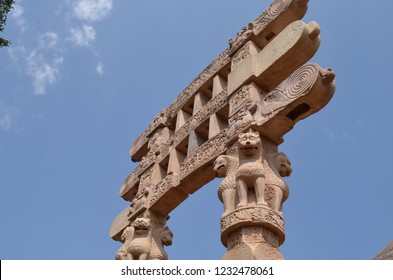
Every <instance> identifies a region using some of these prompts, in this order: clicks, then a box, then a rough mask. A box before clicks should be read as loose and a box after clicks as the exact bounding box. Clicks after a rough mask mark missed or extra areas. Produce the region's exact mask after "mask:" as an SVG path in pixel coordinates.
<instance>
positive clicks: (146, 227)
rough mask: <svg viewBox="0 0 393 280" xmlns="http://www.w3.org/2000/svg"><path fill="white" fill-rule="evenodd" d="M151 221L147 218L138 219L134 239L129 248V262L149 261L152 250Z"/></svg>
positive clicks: (135, 224)
mask: <svg viewBox="0 0 393 280" xmlns="http://www.w3.org/2000/svg"><path fill="white" fill-rule="evenodd" d="M151 239H152V231H151V221H150V219H147V218H137V219H136V220H135V223H134V234H133V239H132V240H131V242H130V243H129V244H128V247H127V259H128V260H148V259H149V257H150V250H151Z"/></svg>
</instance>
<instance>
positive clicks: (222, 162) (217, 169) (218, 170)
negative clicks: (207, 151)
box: [213, 155, 228, 178]
mask: <svg viewBox="0 0 393 280" xmlns="http://www.w3.org/2000/svg"><path fill="white" fill-rule="evenodd" d="M213 170H214V173H215V174H216V177H218V178H222V177H225V175H226V174H227V171H228V159H227V157H226V156H223V155H221V156H219V157H217V159H216V160H215V161H214V167H213Z"/></svg>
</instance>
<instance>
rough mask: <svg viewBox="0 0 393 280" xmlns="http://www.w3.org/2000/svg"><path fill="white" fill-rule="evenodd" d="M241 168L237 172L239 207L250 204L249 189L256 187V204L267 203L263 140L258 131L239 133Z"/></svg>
mask: <svg viewBox="0 0 393 280" xmlns="http://www.w3.org/2000/svg"><path fill="white" fill-rule="evenodd" d="M238 151H239V169H238V171H237V174H236V189H237V194H238V196H239V204H238V205H237V207H245V206H247V205H248V191H249V189H254V191H255V197H256V205H266V201H265V174H264V170H263V164H262V142H261V138H260V136H259V133H258V132H253V131H249V132H246V133H240V134H239V140H238Z"/></svg>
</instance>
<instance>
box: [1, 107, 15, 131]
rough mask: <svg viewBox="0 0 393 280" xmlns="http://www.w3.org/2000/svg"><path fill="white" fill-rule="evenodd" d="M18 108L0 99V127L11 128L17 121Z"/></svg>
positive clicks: (3, 128)
mask: <svg viewBox="0 0 393 280" xmlns="http://www.w3.org/2000/svg"><path fill="white" fill-rule="evenodd" d="M16 115H17V110H16V108H14V107H11V106H7V105H6V104H4V103H3V102H1V101H0V129H2V130H9V129H10V128H11V126H12V123H13V122H14V121H15V117H16Z"/></svg>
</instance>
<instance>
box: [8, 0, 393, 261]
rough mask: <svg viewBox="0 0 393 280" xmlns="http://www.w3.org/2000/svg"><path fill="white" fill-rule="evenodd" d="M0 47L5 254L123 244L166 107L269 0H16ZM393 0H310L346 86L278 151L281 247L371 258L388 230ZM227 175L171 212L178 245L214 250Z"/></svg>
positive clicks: (216, 255) (61, 252)
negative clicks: (145, 149)
mask: <svg viewBox="0 0 393 280" xmlns="http://www.w3.org/2000/svg"><path fill="white" fill-rule="evenodd" d="M16 2H17V3H16V6H15V9H14V11H13V12H12V13H11V14H9V17H8V21H7V25H6V28H5V32H4V33H3V34H2V35H3V37H5V38H7V39H10V40H11V41H12V46H11V47H9V48H2V49H0V65H1V67H0V82H1V87H0V178H1V185H0V221H1V222H0V259H113V258H114V255H115V253H116V251H117V249H118V248H119V247H120V245H121V244H120V243H118V242H115V241H112V240H111V239H110V238H109V235H108V232H109V228H110V226H111V223H112V220H113V219H114V218H115V217H116V215H117V214H118V213H119V212H120V211H121V210H123V209H124V208H125V207H127V203H126V202H125V201H123V200H122V199H121V198H120V197H119V196H118V191H119V189H120V186H121V184H122V182H123V180H124V179H125V177H126V176H127V175H128V174H129V172H131V171H132V169H133V168H135V167H136V164H135V163H132V162H131V161H130V159H129V156H128V152H129V148H130V147H131V144H132V142H133V141H134V140H135V138H136V137H137V136H138V135H139V134H140V133H141V132H142V131H143V130H144V129H145V128H146V127H147V125H148V123H149V122H150V121H151V120H152V119H153V118H154V116H156V114H158V113H159V112H160V111H161V109H163V108H164V107H166V106H168V105H169V104H170V103H171V102H172V101H173V100H174V99H175V98H176V96H177V95H178V94H179V93H180V92H181V91H182V90H183V89H184V88H185V87H186V86H187V85H188V84H189V83H190V82H191V81H192V80H193V79H194V78H195V77H196V76H197V75H198V74H199V73H200V72H201V71H202V70H203V69H204V68H205V67H206V66H207V65H208V64H209V63H210V62H211V61H212V60H213V59H214V58H215V57H216V56H218V55H219V53H220V52H221V51H223V50H224V49H225V48H226V47H227V44H228V43H227V42H228V39H230V38H233V37H234V36H235V35H236V33H237V32H238V31H239V30H240V29H241V28H242V27H243V26H244V25H246V24H247V23H248V22H249V21H251V20H253V19H255V18H256V17H257V16H259V15H260V14H261V13H262V12H263V11H264V10H265V9H266V8H267V7H268V5H270V3H271V1H262V0H247V1H235V0H220V1H218V0H216V1H211V0H209V1H208V0H199V1H181V0H167V1H157V0H156V1H153V0H143V1H113V0H65V1H52V0H41V1H39V2H38V3H37V1H29V0H17V1H16ZM392 8H393V2H392V1H388V0H380V1H373V2H370V1H339V0H319V1H315V0H311V1H310V3H309V10H308V13H307V15H306V16H305V18H304V19H303V20H304V21H305V22H309V21H312V20H315V21H317V22H318V23H319V24H320V26H321V37H322V44H321V47H320V49H319V51H318V53H317V55H316V56H315V57H314V58H313V59H312V60H311V61H312V62H316V63H318V64H320V65H321V66H322V67H331V68H333V69H334V70H335V72H336V74H337V77H336V82H337V90H336V93H335V96H334V97H333V99H332V100H331V102H330V103H329V104H328V105H327V106H326V107H325V108H324V109H323V110H322V111H320V112H319V113H317V114H315V115H313V116H311V117H309V118H308V119H306V120H303V121H301V122H300V123H298V124H297V125H296V127H295V128H294V129H293V130H292V131H291V132H289V133H288V134H287V135H286V136H285V137H284V139H285V142H284V143H283V144H282V145H281V146H280V150H281V151H283V152H285V153H286V154H287V155H288V157H289V158H290V159H291V161H292V166H293V170H294V171H293V173H292V176H291V177H289V178H288V179H287V183H288V185H289V187H290V190H291V194H290V197H289V199H288V201H287V202H286V203H285V205H284V210H283V213H284V215H285V218H286V228H287V229H286V241H285V243H284V245H283V246H282V247H281V251H282V253H283V255H284V257H286V258H287V259H371V258H372V257H373V256H374V255H375V254H377V253H378V251H379V250H380V249H382V247H384V246H385V245H386V244H387V243H388V242H389V241H391V240H392V239H393V222H392V218H391V216H392V213H393V203H392V197H393V185H392V183H391V177H390V175H391V174H392V167H393V164H392V162H391V161H390V160H391V159H392V158H393V148H392V143H393V139H392V138H393V131H392V130H393V127H392V123H391V121H392V120H393V110H392V104H393V92H392V85H391V81H392V77H391V72H392V71H391V69H392V65H393V52H392V49H393V36H392V31H391V28H392V25H391V23H390V21H389V18H390V17H391V10H392ZM219 182H220V181H218V180H215V181H213V182H212V183H210V184H208V185H206V186H205V187H204V188H202V189H201V190H200V191H198V192H197V193H195V194H193V195H192V196H190V197H189V198H188V200H186V201H185V202H184V203H183V204H182V205H180V206H179V207H178V208H177V209H175V210H174V211H173V212H172V213H171V218H170V220H169V221H168V226H169V227H170V228H171V229H172V231H173V232H174V234H175V237H174V240H173V245H172V246H171V247H168V248H167V252H168V254H169V257H170V258H171V259H220V258H221V256H222V255H223V254H224V252H225V248H224V247H223V246H222V244H221V243H220V233H219V217H220V215H221V213H222V210H223V209H222V205H221V203H220V201H219V200H218V198H217V195H216V189H217V186H218V185H219Z"/></svg>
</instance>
